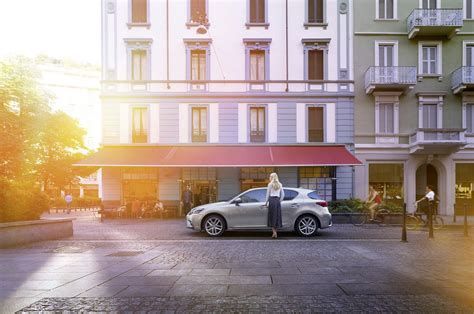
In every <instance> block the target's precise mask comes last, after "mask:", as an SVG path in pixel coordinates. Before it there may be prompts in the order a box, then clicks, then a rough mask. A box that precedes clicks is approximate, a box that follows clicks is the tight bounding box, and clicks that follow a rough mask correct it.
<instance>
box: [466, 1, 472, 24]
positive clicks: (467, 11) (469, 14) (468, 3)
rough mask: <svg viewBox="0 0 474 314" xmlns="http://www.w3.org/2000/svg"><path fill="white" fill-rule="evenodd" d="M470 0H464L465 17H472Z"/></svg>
mask: <svg viewBox="0 0 474 314" xmlns="http://www.w3.org/2000/svg"><path fill="white" fill-rule="evenodd" d="M472 1H473V0H466V18H468V19H472Z"/></svg>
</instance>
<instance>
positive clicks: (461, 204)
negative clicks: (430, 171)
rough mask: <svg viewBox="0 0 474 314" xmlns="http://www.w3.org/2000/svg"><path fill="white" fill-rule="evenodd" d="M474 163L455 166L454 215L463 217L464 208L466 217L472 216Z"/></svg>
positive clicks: (473, 208) (473, 211) (473, 205)
mask: <svg viewBox="0 0 474 314" xmlns="http://www.w3.org/2000/svg"><path fill="white" fill-rule="evenodd" d="M473 189H474V163H471V164H467V163H458V164H456V184H455V192H456V208H455V210H456V214H457V215H463V214H464V208H466V210H467V214H468V215H474V198H473V196H474V195H473Z"/></svg>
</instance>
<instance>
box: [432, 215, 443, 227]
mask: <svg viewBox="0 0 474 314" xmlns="http://www.w3.org/2000/svg"><path fill="white" fill-rule="evenodd" d="M443 227H444V221H443V218H441V217H440V216H438V215H436V216H433V229H435V230H439V229H441V228H443Z"/></svg>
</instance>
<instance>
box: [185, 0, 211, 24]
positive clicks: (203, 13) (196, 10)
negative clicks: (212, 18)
mask: <svg viewBox="0 0 474 314" xmlns="http://www.w3.org/2000/svg"><path fill="white" fill-rule="evenodd" d="M189 5H190V17H189V21H190V22H191V23H203V24H207V10H206V0H190V4H189Z"/></svg>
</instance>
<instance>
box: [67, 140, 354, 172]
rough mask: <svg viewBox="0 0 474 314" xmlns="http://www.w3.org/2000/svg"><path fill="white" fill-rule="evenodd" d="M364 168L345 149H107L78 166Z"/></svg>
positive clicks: (109, 147)
mask: <svg viewBox="0 0 474 314" xmlns="http://www.w3.org/2000/svg"><path fill="white" fill-rule="evenodd" d="M356 165H362V163H361V162H360V161H359V160H357V158H355V157H354V156H353V155H352V154H351V153H350V152H349V151H348V150H347V149H346V148H345V146H343V145H333V146H305V145H300V146H295V145H293V146H291V145H287V146H283V145H274V146H271V145H263V146H257V145H215V146H213V145H205V146H186V145H183V146H107V147H104V148H102V149H101V150H99V151H98V152H97V153H95V154H94V155H92V156H90V157H88V158H86V159H85V160H82V161H81V162H79V163H77V164H76V165H75V166H89V167H91V166H92V167H263V166H265V167H267V166H271V167H290V166H356Z"/></svg>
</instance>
